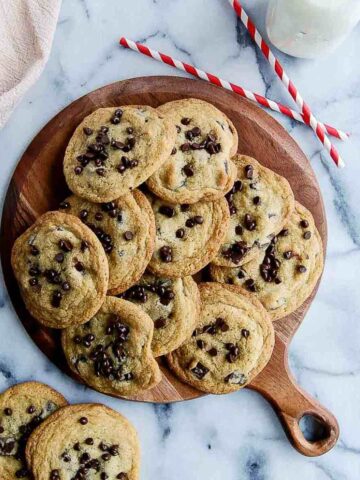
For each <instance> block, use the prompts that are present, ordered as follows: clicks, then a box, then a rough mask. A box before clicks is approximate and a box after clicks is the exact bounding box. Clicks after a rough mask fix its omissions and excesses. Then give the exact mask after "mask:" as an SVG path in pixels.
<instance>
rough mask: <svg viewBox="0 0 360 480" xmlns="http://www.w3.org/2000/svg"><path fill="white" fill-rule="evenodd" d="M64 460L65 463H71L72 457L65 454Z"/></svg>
mask: <svg viewBox="0 0 360 480" xmlns="http://www.w3.org/2000/svg"><path fill="white" fill-rule="evenodd" d="M62 459H63V460H64V462H65V463H69V462H71V457H70V455H68V454H67V453H63V455H62Z"/></svg>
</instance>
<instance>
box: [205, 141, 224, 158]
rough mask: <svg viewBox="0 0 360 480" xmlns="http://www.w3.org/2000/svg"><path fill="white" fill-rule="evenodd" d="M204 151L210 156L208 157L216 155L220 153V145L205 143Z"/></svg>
mask: <svg viewBox="0 0 360 480" xmlns="http://www.w3.org/2000/svg"><path fill="white" fill-rule="evenodd" d="M205 150H206V151H207V152H208V153H209V154H210V155H215V154H216V153H219V152H220V151H221V145H220V143H213V142H209V141H208V142H207V144H206V146H205Z"/></svg>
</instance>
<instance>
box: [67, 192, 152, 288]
mask: <svg viewBox="0 0 360 480" xmlns="http://www.w3.org/2000/svg"><path fill="white" fill-rule="evenodd" d="M60 208H61V209H62V211H64V212H67V213H71V214H73V215H76V216H77V217H79V218H80V220H82V222H83V223H85V225H87V226H88V227H89V228H90V229H91V230H92V231H93V232H94V233H95V235H96V236H97V237H98V239H99V240H100V242H101V243H102V246H103V247H104V250H105V252H106V254H107V259H108V262H109V287H108V288H109V292H108V293H109V294H110V295H116V294H118V293H121V292H123V291H124V290H126V289H127V288H129V287H130V286H131V285H133V284H134V283H135V282H136V281H137V280H139V278H140V277H141V275H142V274H143V273H144V271H145V268H146V265H147V264H148V263H149V261H150V259H151V256H152V253H153V250H154V245H155V219H154V215H153V212H152V209H151V206H150V204H149V202H148V200H147V199H146V197H145V195H144V194H143V193H141V192H140V191H139V190H134V191H133V192H132V193H127V194H126V195H123V196H122V197H121V198H119V199H117V200H114V201H113V202H108V203H102V204H98V203H92V202H89V201H88V200H84V199H82V198H80V197H77V196H75V195H72V196H71V197H69V198H67V199H66V200H65V201H64V202H61V204H60Z"/></svg>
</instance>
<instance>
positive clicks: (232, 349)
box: [226, 344, 240, 363]
mask: <svg viewBox="0 0 360 480" xmlns="http://www.w3.org/2000/svg"><path fill="white" fill-rule="evenodd" d="M226 348H227V350H229V352H228V353H227V354H226V360H227V361H228V362H229V363H234V362H235V361H236V360H237V358H238V357H239V354H240V350H239V347H238V346H237V345H234V344H226Z"/></svg>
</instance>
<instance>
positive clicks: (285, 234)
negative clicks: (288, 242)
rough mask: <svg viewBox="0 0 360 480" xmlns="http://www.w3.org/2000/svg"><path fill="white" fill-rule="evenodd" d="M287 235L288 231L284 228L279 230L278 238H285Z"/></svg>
mask: <svg viewBox="0 0 360 480" xmlns="http://www.w3.org/2000/svg"><path fill="white" fill-rule="evenodd" d="M288 235H289V230H288V229H287V228H284V229H283V230H281V232H280V233H279V236H280V237H287V236H288Z"/></svg>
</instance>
